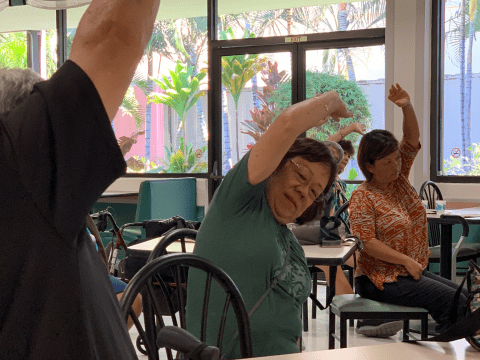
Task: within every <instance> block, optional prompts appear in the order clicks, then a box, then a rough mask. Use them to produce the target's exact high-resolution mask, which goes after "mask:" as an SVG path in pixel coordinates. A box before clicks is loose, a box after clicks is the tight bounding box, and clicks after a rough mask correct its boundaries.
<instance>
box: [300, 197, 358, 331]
mask: <svg viewBox="0 0 480 360" xmlns="http://www.w3.org/2000/svg"><path fill="white" fill-rule="evenodd" d="M348 206H349V201H346V202H345V203H343V204H342V206H340V207H339V208H338V209H337V211H336V212H335V214H334V215H333V216H334V217H336V218H339V219H340V220H341V221H342V224H343V225H344V226H345V233H346V234H350V233H351V232H350V226H349V224H348V223H347V222H346V221H345V220H344V218H343V217H342V216H341V215H342V214H343V213H344V212H345V211H347V210H348ZM342 269H343V270H344V272H346V276H347V279H348V282H349V283H350V286H352V289H353V268H351V267H350V266H348V265H342ZM319 274H320V275H322V274H323V275H324V273H323V271H322V270H320V269H319V268H317V267H316V266H312V267H311V268H310V275H311V277H312V293H313V294H314V295H315V296H316V295H317V289H318V284H319V282H321V283H322V284H325V285H326V284H327V282H326V279H325V280H324V279H320V278H319V276H318V275H319ZM327 293H328V287H327ZM302 316H303V331H308V318H307V317H308V303H307V302H305V304H304V305H303V315H302ZM316 318H317V307H316V306H314V305H312V319H316ZM350 325H351V326H353V321H351V322H350Z"/></svg>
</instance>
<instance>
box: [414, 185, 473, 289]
mask: <svg viewBox="0 0 480 360" xmlns="http://www.w3.org/2000/svg"><path fill="white" fill-rule="evenodd" d="M419 196H420V199H422V200H427V201H428V209H435V201H436V200H443V196H442V193H441V191H440V189H439V188H438V186H437V185H436V184H435V183H434V182H433V181H426V182H424V183H423V184H422V186H421V187H420V191H419ZM447 216H449V215H447ZM449 217H450V216H449ZM457 217H458V218H461V217H460V216H457ZM457 220H458V223H459V224H462V226H464V228H465V225H466V227H467V230H466V233H465V230H463V234H462V237H461V238H460V240H459V241H458V242H454V243H452V248H453V249H454V252H453V254H452V273H453V274H456V266H455V265H456V263H457V262H462V261H468V260H470V259H477V258H479V257H480V244H471V243H467V244H465V243H463V240H464V238H465V237H467V236H468V224H466V221H465V220H464V219H463V218H461V219H457ZM462 220H463V221H462ZM463 223H465V224H463ZM440 226H441V225H440V224H438V223H429V224H428V230H429V246H430V258H429V260H428V262H429V263H440V240H441V230H440ZM452 279H453V280H454V277H452Z"/></svg>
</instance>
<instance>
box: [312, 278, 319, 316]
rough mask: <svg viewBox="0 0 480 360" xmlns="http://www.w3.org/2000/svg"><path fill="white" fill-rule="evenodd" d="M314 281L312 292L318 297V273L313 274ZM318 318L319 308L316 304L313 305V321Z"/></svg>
mask: <svg viewBox="0 0 480 360" xmlns="http://www.w3.org/2000/svg"><path fill="white" fill-rule="evenodd" d="M312 280H313V285H312V292H313V294H314V295H315V296H317V287H318V284H317V283H318V273H317V272H314V273H313V274H312ZM316 318H317V307H316V306H315V304H312V319H316Z"/></svg>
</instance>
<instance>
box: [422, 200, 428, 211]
mask: <svg viewBox="0 0 480 360" xmlns="http://www.w3.org/2000/svg"><path fill="white" fill-rule="evenodd" d="M422 204H423V207H424V208H425V210H428V200H422Z"/></svg>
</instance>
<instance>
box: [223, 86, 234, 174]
mask: <svg viewBox="0 0 480 360" xmlns="http://www.w3.org/2000/svg"><path fill="white" fill-rule="evenodd" d="M227 113H228V107H227V91H226V90H225V87H224V86H222V122H223V150H224V151H225V163H224V164H223V171H222V174H223V175H225V174H226V173H227V172H228V171H229V170H230V160H231V158H232V150H231V147H230V131H229V127H228V114H227Z"/></svg>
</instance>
